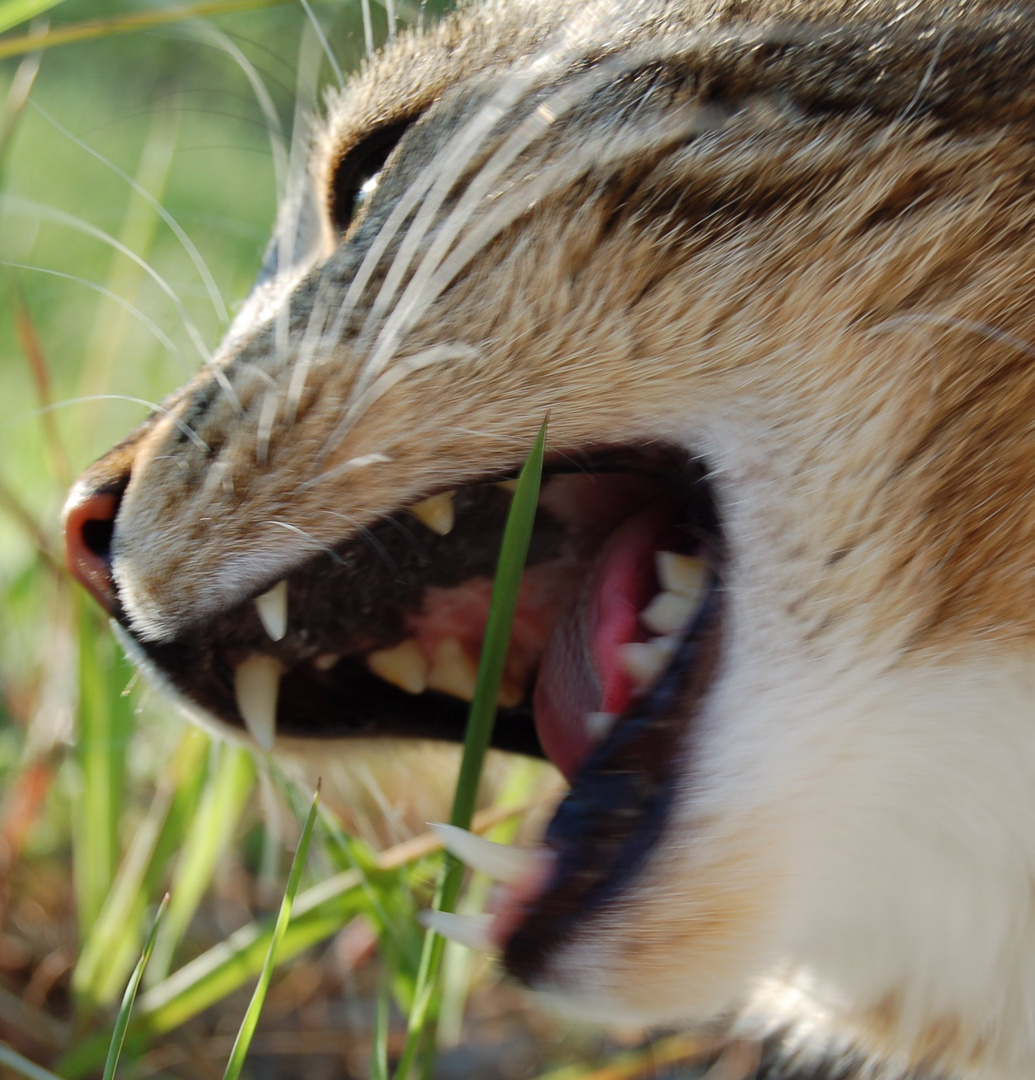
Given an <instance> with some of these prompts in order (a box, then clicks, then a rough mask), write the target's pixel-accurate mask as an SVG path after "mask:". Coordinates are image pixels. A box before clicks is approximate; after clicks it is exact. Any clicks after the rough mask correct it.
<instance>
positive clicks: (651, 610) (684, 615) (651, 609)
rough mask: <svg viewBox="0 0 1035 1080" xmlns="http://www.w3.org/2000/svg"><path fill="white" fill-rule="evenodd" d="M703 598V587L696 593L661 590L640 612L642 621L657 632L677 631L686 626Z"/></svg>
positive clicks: (649, 628) (669, 632) (670, 632)
mask: <svg viewBox="0 0 1035 1080" xmlns="http://www.w3.org/2000/svg"><path fill="white" fill-rule="evenodd" d="M703 598H704V590H703V589H701V590H700V591H699V592H698V593H697V594H696V595H691V594H690V593H677V592H659V593H658V595H657V596H655V597H654V599H653V600H651V602H650V603H649V604H648V605H647V606H646V607H645V608H644V609H643V611H641V612H640V622H641V623H643V625H644V626H645V627H647V629H648V630H651V631H653V632H654V633H655V634H672V633H675V631H676V630H682V628H683V627H684V626H686V624H687V623H688V622H689V621H690V618H691V616H692V615H693V614H694V613H695V612H696V611H697V609H698V607H700V602H701V600H702V599H703Z"/></svg>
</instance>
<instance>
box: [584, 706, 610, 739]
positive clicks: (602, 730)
mask: <svg viewBox="0 0 1035 1080" xmlns="http://www.w3.org/2000/svg"><path fill="white" fill-rule="evenodd" d="M617 719H618V714H617V713H613V712H588V713H586V731H588V732H589V734H590V737H591V738H593V739H596V740H597V741H599V742H603V740H604V739H606V738H607V737H608V735H610V734H611V728H613V727H614V726H615V721H616V720H617Z"/></svg>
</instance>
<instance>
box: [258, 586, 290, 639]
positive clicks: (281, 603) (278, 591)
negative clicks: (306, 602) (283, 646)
mask: <svg viewBox="0 0 1035 1080" xmlns="http://www.w3.org/2000/svg"><path fill="white" fill-rule="evenodd" d="M255 610H256V611H257V612H258V614H259V621H260V622H261V623H262V625H263V629H265V631H266V633H267V634H269V636H270V638H272V640H273V641H280V639H281V638H282V637H283V636H284V635H285V634H286V633H287V621H288V584H287V581H285V580H281V581H278V582H277V584H276V585H274V586H273V588H272V589H268V590H267V591H266V592H264V593H263V594H262V596H257V597H256V598H255Z"/></svg>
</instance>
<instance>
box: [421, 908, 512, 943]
mask: <svg viewBox="0 0 1035 1080" xmlns="http://www.w3.org/2000/svg"><path fill="white" fill-rule="evenodd" d="M417 918H418V919H419V920H420V923H421V925H422V926H425V927H427V928H428V929H429V930H434V931H435V933H436V934H441V935H442V937H444V938H449V940H450V941H455V942H457V943H458V944H460V945H466V946H467V948H469V949H478V950H479V952H495V951H496V946H495V945H494V944H493V941H492V938H491V936H490V934H489V930H490V928H491V927H492V923H493V919H494V916H492V915H454V914H453V913H452V912H451V911H435V910H431V909H429V910H428V911H422V912H420V914H419V915H418V916H417Z"/></svg>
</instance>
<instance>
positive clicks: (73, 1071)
mask: <svg viewBox="0 0 1035 1080" xmlns="http://www.w3.org/2000/svg"><path fill="white" fill-rule="evenodd" d="M547 797H549V798H551V799H552V798H554V797H555V796H554V795H552V794H550V793H547ZM543 801H544V796H543V795H539V796H537V797H536V798H535V799H532V800H529V802H527V803H525V804H524V805H523V806H517V807H514V808H510V809H506V810H504V811H499V810H496V809H493V810H491V811H483V812H482V813H483V814H484V818H483V826H484V825H486V824H488V823H489V822H490V821H491V822H492V823H493V824H498V823H499V822H500V821H504V820H508V819H509V818H511V817H514V816H518V815H523V814H525V813H527V812H528V810H529V809H530V808H531V807H532V806H535V805H539V804H541V802H543ZM440 847H441V843H440V842H439V841H438V839H437V838H435V837H433V836H430V835H426V836H424V837H417V838H415V839H414V840H410V841H406V842H404V843H402V844H400V845H399V846H398V847H396V848H393V849H390V850H389V851H387V852H383V853H382V854H381V856H379V858H378V868H377V870H376V873H375V872H374V871H371V872H370V873H369V874H368V876H369V877H370V878H371V879H372V880H375V882H376V879H377V877H380V876H382V875H385V874H388V875H393V876H394V875H395V874H396V873H397V872H398V871H399V869H400V867H403V866H406V865H411V864H413V863H416V862H418V861H419V860H421V859H424V858H425V857H426V856H428V855H429V854H431V853H433V852H436V851H438V850H439V849H440ZM421 876H422V877H423V876H425V875H424V873H423V872H422V873H421ZM368 911H369V908H368V905H367V901H366V897H365V895H364V875H363V874H361V873H360V872H359V871H358V870H347V871H345V872H343V873H340V874H336V875H334V876H333V877H331V878H328V879H326V880H325V881H321V882H320V883H319V884H318V885H313V886H312V887H310V888H308V889H306V891H305V892H304V893H302V894H301V896H299V897H298V899H297V900H296V902H295V905H294V918H293V919H292V920H291V925H290V926H289V927H288V929H287V933H286V934H285V936H284V941H283V944H282V945H281V947H280V950H279V954H278V955H279V957H280V959H281V961H282V962H283V961H285V960H288V959H290V958H291V957H293V956H297V955H298V954H299V953H301V952H304V951H305V950H306V949H308V948H311V947H312V946H313V945H317V944H319V943H320V942H321V941H326V940H327V939H328V938H330V937H333V936H334V934H336V933H337V932H338V931H339V930H341V928H342V927H343V926H345V925H346V923H348V921H349V920H350V919H352V918H353V917H354V916H355V915H357V914H360V913H366V912H368ZM272 937H273V923H272V920H271V919H264V920H261V921H256V922H252V923H249V924H248V925H246V926H242V927H241V929H240V930H236V931H235V932H234V933H232V934H231V935H230V936H229V937H228V938H226V940H224V941H221V942H220V943H219V944H218V945H214V946H213V947H212V948H210V949H208V950H207V951H206V952H204V953H202V954H201V955H200V956H198V957H196V958H195V959H194V960H191V961H190V962H189V963H187V964H184V966H183V967H181V968H180V969H179V970H177V971H175V972H173V974H171V975H169V976H168V977H167V978H166V979H164V980H163V981H162V982H160V983H158V984H157V985H156V986H153V987H152V988H151V989H150V990H147V991H145V992H144V993H143V994H142V995H141V996H140V1001H139V1003H138V1007H137V1010H136V1015H135V1019H134V1021H133V1024H132V1025H131V1033H133V1032H135V1033H138V1034H140V1035H141V1036H146V1037H149V1038H155V1037H156V1036H158V1035H161V1034H163V1033H164V1032H167V1031H171V1030H172V1029H173V1028H175V1027H178V1026H179V1025H180V1024H183V1023H185V1022H186V1021H187V1020H189V1019H190V1018H191V1017H192V1016H197V1015H198V1013H200V1012H202V1011H203V1010H205V1009H207V1008H208V1007H209V1006H211V1005H214V1004H215V1003H216V1002H218V1001H220V1000H222V999H223V998H225V997H227V996H228V995H229V994H231V993H233V991H235V990H237V989H238V988H239V987H241V986H242V985H243V984H244V983H246V982H247V981H248V980H249V979H252V978H254V977H255V976H256V975H257V974H258V972H259V971H260V970H261V968H262V964H263V961H264V958H265V956H266V954H267V952H268V950H269V946H270V941H271V940H272ZM106 1046H107V1043H106V1042H102V1041H99V1040H98V1039H96V1038H94V1039H86V1040H84V1041H83V1042H82V1043H80V1044H79V1045H78V1046H76V1047H75V1048H74V1049H73V1050H71V1051H70V1052H69V1053H67V1054H66V1055H65V1056H64V1057H63V1058H62V1059H61V1061H60V1062H59V1064H58V1068H59V1070H60V1072H61V1075H62V1076H63V1077H64V1078H65V1080H79V1078H80V1077H84V1076H88V1075H91V1074H92V1073H93V1072H94V1071H95V1070H96V1068H97V1067H98V1066H99V1065H100V1063H101V1062H102V1061H103V1060H104V1053H105V1048H106Z"/></svg>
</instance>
